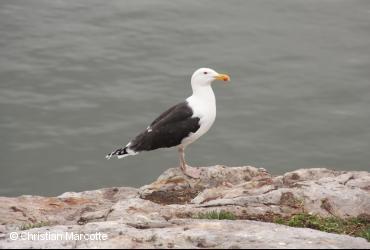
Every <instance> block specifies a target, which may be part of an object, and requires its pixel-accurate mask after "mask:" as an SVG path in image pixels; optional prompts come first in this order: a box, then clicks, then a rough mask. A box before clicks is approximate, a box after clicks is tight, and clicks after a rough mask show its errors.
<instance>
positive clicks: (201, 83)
mask: <svg viewBox="0 0 370 250" xmlns="http://www.w3.org/2000/svg"><path fill="white" fill-rule="evenodd" d="M214 80H222V81H225V82H226V81H230V77H229V76H228V75H226V74H219V73H217V72H216V71H214V70H213V69H209V68H201V69H198V70H196V71H195V72H194V74H193V76H192V77H191V87H192V89H193V94H192V95H191V96H190V97H188V98H187V99H186V100H185V101H184V102H181V103H179V104H177V105H175V106H173V107H171V108H170V109H168V110H167V111H165V112H164V113H162V114H161V115H160V116H159V117H158V118H157V119H155V120H154V121H153V122H152V123H151V124H150V125H149V126H148V127H147V128H146V129H145V130H144V131H143V132H142V133H140V134H139V135H137V136H136V137H135V138H134V139H133V140H131V141H130V142H129V143H128V144H127V145H126V146H125V147H123V148H119V149H117V150H115V151H113V152H112V153H110V154H108V155H107V156H106V158H107V159H110V158H111V157H112V156H117V157H118V158H119V159H120V158H123V157H126V156H129V155H136V154H138V153H139V152H141V151H150V150H154V149H158V148H170V147H175V146H177V147H178V150H179V157H180V167H181V170H182V172H183V173H184V174H185V175H187V176H189V177H193V178H199V176H200V170H199V169H198V168H195V167H190V166H188V165H187V164H186V162H185V148H186V147H187V146H188V145H189V144H191V143H193V142H194V141H196V140H197V139H198V138H199V137H200V136H202V135H204V134H205V133H206V132H207V131H208V130H209V129H210V128H211V126H212V124H213V122H214V121H215V118H216V99H215V95H214V93H213V90H212V87H211V83H212V82H213V81H214Z"/></svg>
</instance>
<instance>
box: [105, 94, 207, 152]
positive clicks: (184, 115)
mask: <svg viewBox="0 0 370 250" xmlns="http://www.w3.org/2000/svg"><path fill="white" fill-rule="evenodd" d="M192 116H193V110H192V109H191V108H190V107H189V105H188V103H187V102H186V101H185V102H181V103H179V104H177V105H175V106H173V107H171V108H170V109H168V110H167V111H165V112H163V113H162V114H161V115H160V116H158V117H157V118H156V119H155V120H154V121H153V122H152V123H151V124H150V125H149V127H148V128H147V129H146V130H145V131H143V132H142V133H140V134H139V135H137V136H136V137H135V138H134V139H133V140H131V142H130V143H129V144H128V146H126V147H124V148H120V149H117V150H116V151H114V152H112V153H111V154H110V155H108V156H109V157H111V156H113V155H121V156H124V155H126V154H130V151H131V152H133V153H138V152H140V151H150V150H154V149H158V148H170V147H174V146H178V145H180V144H181V142H182V140H183V139H184V138H186V137H188V136H189V135H190V133H195V132H196V131H197V130H198V129H199V128H200V124H199V118H198V117H192Z"/></svg>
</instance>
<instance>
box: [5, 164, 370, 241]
mask: <svg viewBox="0 0 370 250" xmlns="http://www.w3.org/2000/svg"><path fill="white" fill-rule="evenodd" d="M201 171H202V174H201V178H200V179H192V178H188V177H187V176H184V175H183V174H182V173H181V171H179V169H169V170H167V171H166V172H165V173H163V174H162V175H161V176H160V177H159V178H158V180H156V181H155V182H153V183H152V184H150V185H147V186H144V187H142V188H140V189H135V188H125V187H121V188H106V189H100V190H95V191H86V192H81V193H73V192H69V193H64V194H62V195H60V196H58V197H39V196H20V197H15V198H8V197H0V248H55V247H60V248H90V247H94V248H97V247H99V248H100V247H107V248H180V247H182V248H230V247H233V248H345V247H348V248H370V246H369V243H367V242H366V240H364V239H360V238H353V237H349V236H344V235H335V234H327V233H323V232H319V231H315V230H311V229H299V228H290V227H285V226H281V225H275V224H270V223H264V222H253V221H248V220H237V221H206V220H194V219H193V218H195V217H197V216H198V215H199V213H204V212H210V211H215V210H217V211H220V210H224V211H229V212H232V213H233V214H234V215H235V216H236V217H237V218H238V219H253V220H261V221H267V222H268V221H273V220H274V218H275V216H283V217H287V216H291V215H294V214H297V213H301V212H306V213H312V214H318V215H321V216H324V217H325V216H337V217H340V218H349V217H362V218H370V213H369V211H370V173H368V172H358V171H351V172H346V171H334V170H329V169H322V168H315V169H300V170H297V171H294V172H290V173H286V174H284V175H282V176H272V175H270V174H269V173H268V172H267V171H266V170H264V169H261V168H255V167H251V166H247V167H225V166H213V167H205V168H201ZM24 225H27V228H31V229H29V230H26V231H19V230H20V228H21V227H22V226H24ZM40 226H42V227H41V228H34V227H40ZM12 231H18V232H19V233H28V232H30V233H45V232H49V233H57V232H59V233H65V232H74V233H86V234H89V233H93V232H101V233H107V234H108V236H109V240H106V241H84V240H61V241H58V242H55V241H39V240H38V241H20V240H18V241H11V240H10V239H9V233H10V232H12Z"/></svg>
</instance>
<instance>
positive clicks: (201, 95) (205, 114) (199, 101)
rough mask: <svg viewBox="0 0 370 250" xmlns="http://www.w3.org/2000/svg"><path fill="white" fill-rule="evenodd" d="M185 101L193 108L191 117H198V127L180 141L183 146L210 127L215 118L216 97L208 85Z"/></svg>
mask: <svg viewBox="0 0 370 250" xmlns="http://www.w3.org/2000/svg"><path fill="white" fill-rule="evenodd" d="M186 101H187V102H188V105H189V106H190V107H191V108H192V110H193V116H192V117H198V118H199V119H200V120H199V124H200V128H199V129H198V130H197V131H196V132H195V133H191V134H190V136H189V137H187V138H185V139H184V140H183V141H182V142H181V144H182V145H183V146H187V145H189V144H190V143H193V142H194V141H195V140H197V139H198V138H199V137H201V136H202V135H204V134H205V133H206V132H207V131H208V130H209V129H210V128H211V127H212V125H213V123H214V121H215V119H216V99H215V95H214V93H213V90H212V88H211V87H210V86H209V88H207V89H204V91H201V92H198V93H196V94H193V95H192V96H190V97H189V98H187V99H186Z"/></svg>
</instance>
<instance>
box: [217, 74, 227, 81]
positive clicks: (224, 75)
mask: <svg viewBox="0 0 370 250" xmlns="http://www.w3.org/2000/svg"><path fill="white" fill-rule="evenodd" d="M215 79H216V80H221V81H224V82H229V81H230V76H228V75H226V74H219V75H218V76H215Z"/></svg>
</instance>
